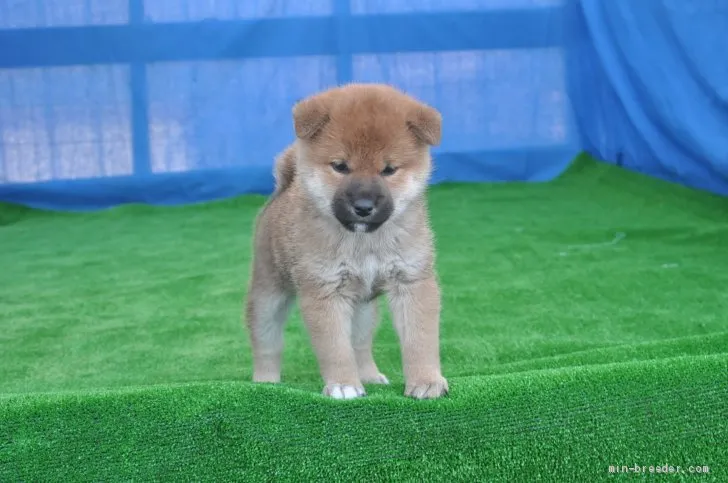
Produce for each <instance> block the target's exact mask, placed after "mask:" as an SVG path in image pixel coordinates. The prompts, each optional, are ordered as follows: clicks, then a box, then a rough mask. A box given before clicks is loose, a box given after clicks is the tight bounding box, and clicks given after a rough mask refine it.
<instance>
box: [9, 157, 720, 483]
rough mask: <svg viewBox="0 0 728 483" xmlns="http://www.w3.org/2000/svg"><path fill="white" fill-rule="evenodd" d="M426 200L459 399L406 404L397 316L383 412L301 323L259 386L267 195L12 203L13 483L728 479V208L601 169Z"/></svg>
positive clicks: (445, 188)
mask: <svg viewBox="0 0 728 483" xmlns="http://www.w3.org/2000/svg"><path fill="white" fill-rule="evenodd" d="M430 200H431V201H430V203H431V212H432V219H433V226H434V229H435V232H436V236H437V247H438V267H439V272H440V278H441V282H442V286H443V297H444V298H443V320H442V324H443V326H442V356H443V370H444V372H445V375H446V376H447V377H448V378H449V380H450V385H451V391H452V394H451V397H449V398H448V399H445V400H441V401H411V400H407V399H405V398H404V397H403V396H402V391H403V380H402V373H401V369H400V365H399V349H398V345H397V343H396V337H395V335H394V331H393V329H392V327H391V323H390V322H389V319H388V318H387V319H385V321H384V322H383V323H382V326H381V328H380V330H379V332H378V335H377V341H376V345H375V358H376V359H377V362H378V363H379V366H380V369H381V370H382V371H383V372H384V373H385V374H387V375H388V376H389V378H390V380H392V382H393V384H392V385H391V386H389V387H376V386H372V387H368V391H369V396H368V397H367V398H365V399H363V400H357V401H330V400H326V399H324V398H323V397H321V396H320V395H319V394H318V393H319V392H320V390H321V382H320V381H319V376H318V371H317V368H316V364H315V360H314V357H313V352H312V350H311V348H310V344H309V343H308V339H307V336H306V334H305V332H304V330H303V326H302V323H301V321H300V318H299V317H298V314H297V313H296V314H295V317H294V318H293V319H292V320H291V323H290V324H289V325H288V327H287V329H286V353H285V361H284V375H283V377H284V384H283V385H281V386H269V385H252V384H250V383H249V382H248V380H249V378H250V357H249V353H248V345H247V339H246V336H245V333H244V331H243V328H242V323H241V308H242V301H243V295H244V293H243V291H244V288H245V283H246V278H247V274H248V262H249V259H250V238H251V227H252V222H253V218H254V216H255V213H256V211H257V209H258V208H259V207H260V206H261V205H262V203H263V198H262V197H255V196H248V197H242V198H238V199H234V200H227V201H222V202H217V203H209V204H203V205H196V206H188V207H182V208H154V207H142V206H127V207H121V208H117V209H113V210H109V211H105V212H99V213H92V214H59V213H47V212H39V211H34V210H28V209H25V208H19V207H11V206H7V205H0V288H1V290H0V482H5V481H131V480H133V481H150V480H156V481H159V480H161V481H172V480H174V481H177V480H182V481H210V480H215V481H310V480H326V481H392V480H394V481H601V480H605V479H611V478H610V473H609V466H610V465H615V466H619V467H620V468H619V469H621V466H629V467H634V466H635V465H639V466H645V467H646V468H645V470H646V472H647V475H648V476H655V477H659V479H660V480H665V481H693V480H696V481H697V480H700V481H728V291H726V290H725V287H726V286H728V221H727V220H728V199H725V198H720V197H716V196H711V195H708V194H705V193H700V192H696V191H692V190H688V189H685V188H681V187H677V186H674V185H670V184H667V183H664V182H661V181H657V180H653V179H649V178H646V177H643V176H641V175H638V174H635V173H630V172H627V171H623V170H620V169H618V168H614V167H611V166H607V165H604V164H600V163H596V162H594V161H592V160H590V159H588V158H586V157H581V158H579V159H578V160H577V161H576V162H575V164H574V165H573V166H572V168H571V169H570V170H569V171H568V172H567V173H566V174H565V175H564V176H562V177H561V178H560V179H558V180H556V181H554V182H551V183H544V184H521V183H508V184H478V185H465V184H457V185H455V184H451V185H441V186H437V187H434V188H432V190H431V194H430ZM385 315H386V313H385ZM665 465H668V466H669V465H672V466H674V467H677V466H680V467H681V470H682V471H684V472H683V473H680V474H677V475H673V476H664V475H661V474H659V475H658V474H654V475H650V468H649V467H650V466H654V467H660V468H662V467H663V466H665ZM691 466H701V467H702V466H708V467H709V468H710V472H709V473H708V474H702V475H697V474H694V473H690V471H689V467H691ZM611 476H614V475H611ZM635 476H636V475H634V474H629V475H625V474H622V475H617V477H618V478H624V477H628V478H634V477H635Z"/></svg>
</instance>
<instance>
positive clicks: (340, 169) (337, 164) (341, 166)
mask: <svg viewBox="0 0 728 483" xmlns="http://www.w3.org/2000/svg"><path fill="white" fill-rule="evenodd" d="M331 167H332V168H334V171H336V172H337V173H341V174H349V173H350V172H351V170H350V169H349V166H348V165H347V164H346V163H345V162H343V161H334V162H333V163H331Z"/></svg>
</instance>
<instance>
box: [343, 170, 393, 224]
mask: <svg viewBox="0 0 728 483" xmlns="http://www.w3.org/2000/svg"><path fill="white" fill-rule="evenodd" d="M392 208H393V206H392V197H391V195H390V194H389V192H388V191H387V190H386V189H383V187H382V186H381V185H378V184H377V183H362V182H353V183H351V184H350V185H349V186H347V187H345V188H343V189H342V190H340V191H339V192H338V193H337V195H336V197H335V198H334V203H333V210H334V215H335V216H336V218H337V219H338V220H339V222H340V223H341V224H342V225H344V227H345V228H346V229H347V230H349V231H354V232H366V233H370V232H372V231H374V230H376V229H377V228H379V227H380V226H381V225H382V224H383V223H384V222H385V221H387V220H388V219H389V217H390V216H391V214H392Z"/></svg>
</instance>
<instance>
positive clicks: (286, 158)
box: [273, 147, 296, 195]
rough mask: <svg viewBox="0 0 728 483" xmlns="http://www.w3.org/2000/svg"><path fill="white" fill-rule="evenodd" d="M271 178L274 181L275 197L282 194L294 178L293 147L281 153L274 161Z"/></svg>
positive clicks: (294, 159)
mask: <svg viewBox="0 0 728 483" xmlns="http://www.w3.org/2000/svg"><path fill="white" fill-rule="evenodd" d="M273 176H274V177H275V180H276V189H275V193H274V194H275V195H277V194H280V193H282V192H284V191H285V190H286V189H287V188H288V187H289V186H290V185H291V183H293V178H295V177H296V154H295V153H294V151H293V147H289V148H287V149H286V150H285V151H283V152H282V153H281V154H280V155H279V156H278V157H277V158H276V161H275V168H274V170H273Z"/></svg>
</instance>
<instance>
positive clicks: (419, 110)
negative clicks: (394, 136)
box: [407, 103, 442, 146]
mask: <svg viewBox="0 0 728 483" xmlns="http://www.w3.org/2000/svg"><path fill="white" fill-rule="evenodd" d="M407 126H408V127H409V128H410V130H411V131H412V132H413V133H414V135H415V136H417V138H418V139H419V140H420V141H422V142H424V143H427V144H429V145H430V146H437V145H438V144H440V138H441V136H442V134H441V130H442V115H441V114H440V113H439V112H438V110H437V109H435V108H434V107H430V106H428V105H426V104H421V103H418V104H417V105H416V106H415V108H414V109H413V110H412V114H411V115H410V118H409V120H408V121H407Z"/></svg>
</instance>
